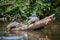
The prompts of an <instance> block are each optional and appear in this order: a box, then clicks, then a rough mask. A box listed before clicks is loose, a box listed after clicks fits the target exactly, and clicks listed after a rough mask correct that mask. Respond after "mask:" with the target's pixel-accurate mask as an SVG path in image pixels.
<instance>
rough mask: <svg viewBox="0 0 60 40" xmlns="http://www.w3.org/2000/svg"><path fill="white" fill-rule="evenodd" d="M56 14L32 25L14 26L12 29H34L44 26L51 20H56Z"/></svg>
mask: <svg viewBox="0 0 60 40" xmlns="http://www.w3.org/2000/svg"><path fill="white" fill-rule="evenodd" d="M54 15H55V14H52V15H50V16H48V17H46V18H44V19H41V20H39V21H38V22H35V23H33V24H31V25H23V26H21V27H17V28H14V29H12V30H32V29H37V28H40V27H42V26H45V25H47V24H48V23H49V22H51V21H53V20H55V17H54Z"/></svg>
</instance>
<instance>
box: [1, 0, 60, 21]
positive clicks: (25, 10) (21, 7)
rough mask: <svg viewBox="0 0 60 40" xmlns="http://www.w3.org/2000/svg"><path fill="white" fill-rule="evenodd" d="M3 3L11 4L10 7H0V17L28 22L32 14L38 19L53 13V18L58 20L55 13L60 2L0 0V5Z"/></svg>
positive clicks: (46, 0) (58, 16)
mask: <svg viewBox="0 0 60 40" xmlns="http://www.w3.org/2000/svg"><path fill="white" fill-rule="evenodd" d="M5 3H13V5H12V6H2V7H0V15H4V17H7V18H9V19H10V18H11V19H22V20H28V17H29V16H31V14H32V13H36V14H37V15H38V17H39V18H44V17H46V16H49V15H51V14H53V13H55V14H57V15H56V16H55V17H57V18H58V19H59V18H60V14H59V13H57V12H56V11H55V9H56V8H57V7H59V5H60V0H0V4H5ZM0 6H1V5H0Z"/></svg>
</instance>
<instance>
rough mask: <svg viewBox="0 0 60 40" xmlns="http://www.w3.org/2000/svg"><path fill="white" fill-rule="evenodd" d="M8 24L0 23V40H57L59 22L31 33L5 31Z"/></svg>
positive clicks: (59, 27) (59, 28) (59, 32)
mask: <svg viewBox="0 0 60 40" xmlns="http://www.w3.org/2000/svg"><path fill="white" fill-rule="evenodd" d="M8 23H9V22H3V23H0V40H59V39H60V38H59V37H60V35H59V34H60V31H59V30H60V21H54V22H53V23H51V24H49V25H47V26H46V27H44V29H41V30H33V31H6V26H7V24H8Z"/></svg>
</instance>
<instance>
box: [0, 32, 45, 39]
mask: <svg viewBox="0 0 60 40" xmlns="http://www.w3.org/2000/svg"><path fill="white" fill-rule="evenodd" d="M6 34H8V36H2V37H1V38H0V40H1V39H2V40H46V36H45V34H44V33H43V32H38V31H8V32H6Z"/></svg>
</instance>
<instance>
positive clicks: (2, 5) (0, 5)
mask: <svg viewBox="0 0 60 40" xmlns="http://www.w3.org/2000/svg"><path fill="white" fill-rule="evenodd" d="M13 5H14V4H13V3H5V4H0V7H4V6H13Z"/></svg>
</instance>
